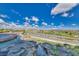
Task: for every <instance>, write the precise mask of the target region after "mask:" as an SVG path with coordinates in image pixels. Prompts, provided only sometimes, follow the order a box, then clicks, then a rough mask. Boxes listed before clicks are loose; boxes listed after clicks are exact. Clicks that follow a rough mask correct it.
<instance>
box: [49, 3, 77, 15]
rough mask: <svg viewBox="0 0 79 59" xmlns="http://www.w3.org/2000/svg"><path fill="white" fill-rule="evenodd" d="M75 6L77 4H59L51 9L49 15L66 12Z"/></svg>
mask: <svg viewBox="0 0 79 59" xmlns="http://www.w3.org/2000/svg"><path fill="white" fill-rule="evenodd" d="M77 5H78V4H77V3H59V4H57V6H56V7H55V8H52V10H51V15H56V14H59V13H63V12H67V11H69V10H71V9H72V8H73V7H75V6H77Z"/></svg>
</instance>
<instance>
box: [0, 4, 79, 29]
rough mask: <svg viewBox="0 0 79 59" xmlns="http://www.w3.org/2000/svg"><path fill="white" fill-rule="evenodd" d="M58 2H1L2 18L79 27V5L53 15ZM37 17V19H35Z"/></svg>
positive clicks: (20, 21)
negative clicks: (52, 11)
mask: <svg viewBox="0 0 79 59" xmlns="http://www.w3.org/2000/svg"><path fill="white" fill-rule="evenodd" d="M56 6H57V3H42V4H40V3H37V4H36V3H33V4H32V3H19V4H18V3H11V4H5V3H4V4H0V15H1V16H0V19H2V20H4V21H5V22H7V23H11V22H13V23H15V24H17V25H24V23H25V22H26V23H28V24H29V25H31V26H35V25H37V26H39V27H42V26H45V27H47V28H48V27H50V28H51V27H61V26H62V27H63V28H73V29H76V28H79V5H77V6H75V7H74V8H72V9H71V10H69V11H67V12H65V13H60V14H56V15H51V10H52V8H55V7H56ZM33 18H34V19H36V20H37V21H35V20H33Z"/></svg>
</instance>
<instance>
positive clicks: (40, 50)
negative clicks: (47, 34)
mask: <svg viewBox="0 0 79 59" xmlns="http://www.w3.org/2000/svg"><path fill="white" fill-rule="evenodd" d="M36 55H37V56H46V55H47V54H46V51H45V50H44V48H43V47H42V46H41V45H38V47H37V49H36Z"/></svg>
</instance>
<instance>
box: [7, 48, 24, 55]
mask: <svg viewBox="0 0 79 59" xmlns="http://www.w3.org/2000/svg"><path fill="white" fill-rule="evenodd" d="M24 52H25V49H21V48H18V47H15V48H11V49H10V51H9V52H8V56H20V55H21V54H22V53H24Z"/></svg>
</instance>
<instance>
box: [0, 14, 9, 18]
mask: <svg viewBox="0 0 79 59" xmlns="http://www.w3.org/2000/svg"><path fill="white" fill-rule="evenodd" d="M0 17H2V18H9V17H8V16H7V15H5V14H0Z"/></svg>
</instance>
